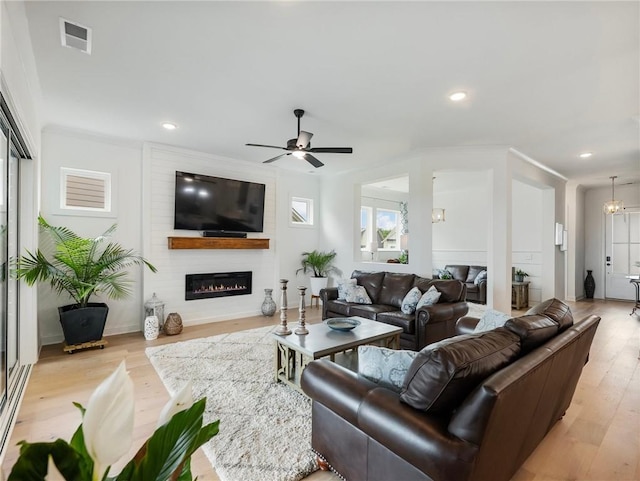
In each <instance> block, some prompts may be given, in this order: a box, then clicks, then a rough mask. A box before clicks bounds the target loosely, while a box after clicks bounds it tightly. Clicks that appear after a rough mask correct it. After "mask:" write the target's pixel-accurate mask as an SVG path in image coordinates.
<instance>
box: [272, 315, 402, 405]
mask: <svg viewBox="0 0 640 481" xmlns="http://www.w3.org/2000/svg"><path fill="white" fill-rule="evenodd" d="M350 318H351V319H357V320H358V321H360V325H359V326H356V327H355V328H354V329H352V330H351V331H346V332H344V331H336V330H334V329H331V328H330V327H329V326H327V324H326V323H325V322H322V323H320V324H308V325H307V329H308V330H309V334H307V335H305V336H300V335H297V334H289V335H288V336H278V335H276V334H273V337H274V339H275V341H276V342H275V346H276V352H275V378H276V382H283V383H285V384H287V385H289V386H291V387H292V388H294V389H297V390H298V391H301V389H300V376H301V375H302V371H303V370H304V368H305V367H306V366H307V364H309V363H310V362H311V361H313V360H314V359H320V358H322V357H328V358H329V359H330V360H331V361H335V357H336V354H338V353H341V352H345V351H348V350H350V349H356V351H355V353H356V355H357V347H358V346H362V345H364V344H376V345H382V346H384V347H389V348H392V349H398V348H399V347H400V333H401V332H402V328H401V327H396V326H391V325H389V324H384V323H382V322H376V321H371V320H369V319H365V318H363V317H356V316H351V317H350ZM301 392H302V391H301Z"/></svg>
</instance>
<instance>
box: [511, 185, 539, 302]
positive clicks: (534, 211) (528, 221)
mask: <svg viewBox="0 0 640 481" xmlns="http://www.w3.org/2000/svg"><path fill="white" fill-rule="evenodd" d="M542 211H543V195H542V191H541V190H540V189H538V188H536V187H533V186H531V185H528V184H525V183H523V182H519V181H517V180H514V181H513V211H512V215H513V218H512V225H511V228H512V235H513V244H512V262H513V267H515V268H516V269H522V270H523V271H525V272H526V273H527V274H529V277H527V278H526V279H525V280H526V281H528V282H529V283H530V284H529V305H533V304H537V303H538V302H540V301H541V300H542V299H541V295H542V277H541V274H542V244H543V239H542V234H541V233H542V232H543V229H542V213H543V212H542Z"/></svg>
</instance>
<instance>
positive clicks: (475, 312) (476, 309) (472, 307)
mask: <svg viewBox="0 0 640 481" xmlns="http://www.w3.org/2000/svg"><path fill="white" fill-rule="evenodd" d="M467 306H469V312H467V313H466V314H465V316H469V317H478V318H480V317H482V315H483V314H484V313H485V311H486V310H487V306H486V305H485V304H476V303H475V302H467Z"/></svg>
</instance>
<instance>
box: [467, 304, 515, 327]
mask: <svg viewBox="0 0 640 481" xmlns="http://www.w3.org/2000/svg"><path fill="white" fill-rule="evenodd" d="M509 319H511V315H510V314H505V313H504V312H500V311H496V310H494V309H487V310H486V311H484V314H483V315H482V317H481V318H480V321H479V322H478V324H476V327H475V329H474V330H473V332H483V331H491V330H493V329H495V328H497V327H502V326H504V325H505V323H506V322H507V321H508V320H509Z"/></svg>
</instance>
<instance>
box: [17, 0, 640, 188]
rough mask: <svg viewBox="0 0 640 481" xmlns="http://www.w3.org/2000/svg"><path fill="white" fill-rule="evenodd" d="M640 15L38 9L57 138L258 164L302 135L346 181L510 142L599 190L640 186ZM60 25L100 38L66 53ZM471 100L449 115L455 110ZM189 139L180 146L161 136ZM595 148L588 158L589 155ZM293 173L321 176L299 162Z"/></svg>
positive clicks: (358, 8) (47, 101) (215, 5)
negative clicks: (395, 165)
mask: <svg viewBox="0 0 640 481" xmlns="http://www.w3.org/2000/svg"><path fill="white" fill-rule="evenodd" d="M639 6H640V3H639V2H637V1H633V2H577V1H575V2H495V3H493V2H406V3H405V2H397V1H393V2H355V1H354V2H307V1H288V2H265V1H262V2H219V1H211V2H207V1H200V2H172V1H156V2H153V1H144V2H129V1H124V2H99V1H83V2H73V1H71V2H57V1H45V2H37V1H28V2H26V12H27V17H28V21H29V29H30V35H31V40H32V43H33V48H34V52H35V57H36V63H37V68H38V75H39V80H40V84H41V88H42V92H43V99H44V116H43V119H44V122H45V124H46V125H57V126H64V127H69V128H73V129H80V130H88V131H92V132H97V133H101V134H106V135H112V136H117V137H124V138H131V139H137V140H147V141H154V142H161V143H166V144H172V145H178V146H182V147H186V148H190V149H194V150H198V151H203V152H210V153H214V154H218V155H221V156H225V157H230V158H233V159H242V160H247V161H252V162H256V163H258V162H261V161H263V160H266V159H268V158H271V157H273V156H275V155H277V154H278V151H277V150H271V149H262V148H256V147H247V146H245V145H244V144H245V143H247V142H252V143H262V144H271V145H286V141H287V139H289V138H293V137H295V136H296V134H297V131H296V128H297V127H296V119H295V117H294V115H293V113H292V111H293V109H294V108H303V109H305V110H306V111H307V113H306V114H305V116H304V118H303V119H302V129H303V130H307V131H310V132H313V133H314V134H315V135H314V138H313V141H312V146H329V147H334V146H338V147H342V146H351V147H353V149H354V153H353V154H352V155H339V154H318V155H317V157H318V158H319V159H320V160H322V161H323V162H324V163H325V164H326V165H325V167H323V168H321V169H318V170H317V173H319V174H321V173H323V171H324V173H334V172H342V171H347V170H350V169H352V168H361V167H365V166H370V165H377V164H382V163H385V162H389V161H392V160H395V159H401V158H403V157H404V156H406V155H408V154H409V153H411V152H414V151H416V150H419V149H424V148H430V147H450V146H473V145H505V146H509V147H513V148H515V149H517V150H519V151H520V152H522V153H524V154H525V155H527V156H529V157H531V158H533V159H535V160H537V161H539V162H541V163H543V164H545V165H547V166H549V167H550V168H552V169H554V170H556V171H557V172H559V173H561V174H563V175H565V176H567V177H569V178H570V179H576V180H579V181H583V182H584V183H585V184H587V185H588V184H591V185H597V184H603V185H604V184H606V183H607V182H609V179H608V176H610V175H618V176H619V181H620V182H624V181H629V180H637V179H640V123H639V121H638V118H639V114H640V106H639V103H640V95H639V90H640V61H639V58H640V54H639V44H640V38H639V18H640V10H639ZM59 17H64V18H65V19H68V20H71V21H73V22H78V23H80V24H82V25H85V26H87V27H90V28H92V29H93V52H92V54H91V55H87V54H84V53H81V52H79V51H77V50H72V49H69V48H65V47H62V46H61V45H60V33H59ZM455 90H465V91H467V92H468V93H469V98H468V99H467V100H466V101H464V102H461V103H457V104H454V103H452V102H451V101H449V100H448V98H447V95H448V94H449V93H450V92H452V91H455ZM164 121H172V122H175V123H177V124H178V126H179V128H178V130H176V131H173V132H168V131H165V130H164V129H162V128H161V127H160V124H161V123H162V122H164ZM583 151H593V152H594V155H593V157H591V158H590V159H586V160H584V159H580V158H578V154H579V153H580V152H583ZM271 165H274V166H278V167H280V168H283V169H293V170H303V171H309V170H314V169H312V168H311V167H310V166H309V165H308V164H306V163H305V162H303V161H300V160H298V159H295V158H293V157H292V156H289V157H286V158H284V159H281V160H279V161H277V162H276V163H274V164H271Z"/></svg>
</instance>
